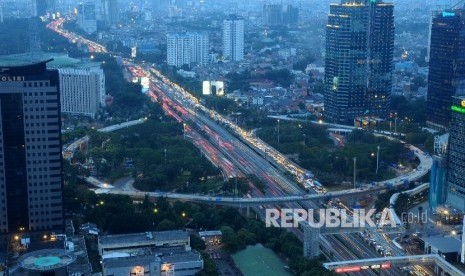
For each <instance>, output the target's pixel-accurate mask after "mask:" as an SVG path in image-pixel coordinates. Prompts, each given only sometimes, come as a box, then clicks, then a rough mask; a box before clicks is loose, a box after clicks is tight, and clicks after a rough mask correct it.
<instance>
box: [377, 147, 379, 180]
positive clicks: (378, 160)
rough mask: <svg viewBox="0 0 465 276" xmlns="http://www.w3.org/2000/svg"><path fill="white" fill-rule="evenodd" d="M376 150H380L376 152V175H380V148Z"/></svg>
mask: <svg viewBox="0 0 465 276" xmlns="http://www.w3.org/2000/svg"><path fill="white" fill-rule="evenodd" d="M376 149H377V150H378V151H377V152H376V175H378V169H379V146H378V147H376Z"/></svg>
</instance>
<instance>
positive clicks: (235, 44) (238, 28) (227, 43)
mask: <svg viewBox="0 0 465 276" xmlns="http://www.w3.org/2000/svg"><path fill="white" fill-rule="evenodd" d="M223 56H224V58H225V59H226V60H230V61H241V60H242V59H244V20H243V19H239V18H237V17H231V18H230V19H226V20H224V21H223Z"/></svg>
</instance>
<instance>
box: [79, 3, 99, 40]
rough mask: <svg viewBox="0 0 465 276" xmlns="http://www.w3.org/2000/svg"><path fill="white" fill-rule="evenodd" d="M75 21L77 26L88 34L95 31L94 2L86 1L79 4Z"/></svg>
mask: <svg viewBox="0 0 465 276" xmlns="http://www.w3.org/2000/svg"><path fill="white" fill-rule="evenodd" d="M77 23H78V26H79V28H81V29H82V30H83V31H85V32H86V33H88V34H91V33H95V32H96V31H97V17H96V13H95V4H94V3H91V2H87V3H81V4H79V8H78V20H77Z"/></svg>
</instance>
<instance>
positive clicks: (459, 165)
mask: <svg viewBox="0 0 465 276" xmlns="http://www.w3.org/2000/svg"><path fill="white" fill-rule="evenodd" d="M431 57H432V56H431ZM449 110H450V111H451V112H450V114H451V122H450V133H449V147H448V156H449V158H448V166H447V203H448V204H449V205H451V206H452V207H454V208H456V209H459V210H461V211H462V212H463V211H465V147H464V146H463V145H464V144H465V97H463V96H461V97H452V98H451V105H450V106H449Z"/></svg>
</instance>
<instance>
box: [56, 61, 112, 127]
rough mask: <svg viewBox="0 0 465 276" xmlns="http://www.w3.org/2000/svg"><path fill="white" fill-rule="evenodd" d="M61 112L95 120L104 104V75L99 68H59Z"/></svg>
mask: <svg viewBox="0 0 465 276" xmlns="http://www.w3.org/2000/svg"><path fill="white" fill-rule="evenodd" d="M58 72H59V78H60V93H61V96H60V103H61V112H62V113H64V114H71V115H84V116H89V117H92V118H95V116H96V115H97V113H98V111H99V110H100V107H101V106H103V105H104V103H105V98H104V97H105V75H104V73H103V70H102V69H100V68H87V69H78V68H61V69H58Z"/></svg>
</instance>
